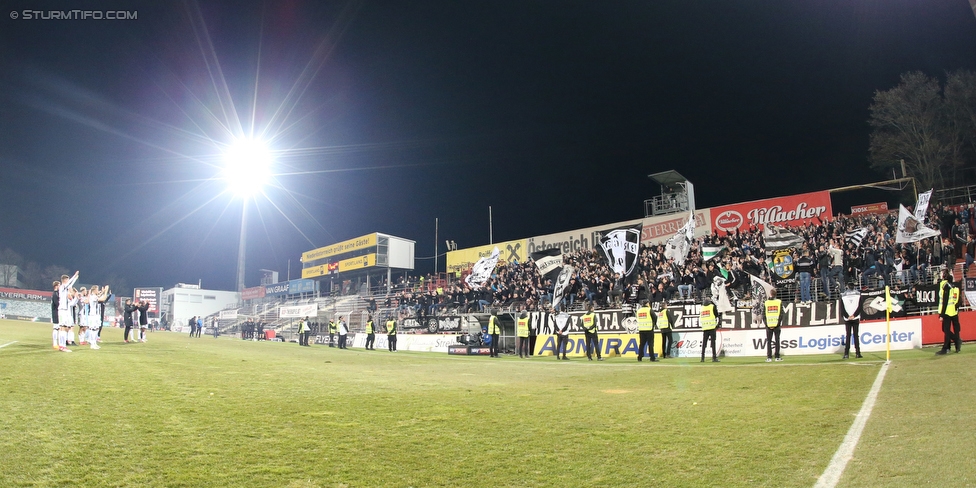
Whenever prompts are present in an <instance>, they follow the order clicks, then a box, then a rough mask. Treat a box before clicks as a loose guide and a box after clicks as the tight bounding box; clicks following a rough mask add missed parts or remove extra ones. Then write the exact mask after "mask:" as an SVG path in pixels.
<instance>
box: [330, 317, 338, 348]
mask: <svg viewBox="0 0 976 488" xmlns="http://www.w3.org/2000/svg"><path fill="white" fill-rule="evenodd" d="M338 328H339V326H338V325H336V323H335V320H329V347H335V344H336V341H335V336H336V331H337V330H338Z"/></svg>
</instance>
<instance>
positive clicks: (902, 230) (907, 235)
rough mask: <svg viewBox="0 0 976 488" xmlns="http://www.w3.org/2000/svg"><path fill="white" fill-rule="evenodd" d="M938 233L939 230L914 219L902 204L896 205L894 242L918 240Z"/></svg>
mask: <svg viewBox="0 0 976 488" xmlns="http://www.w3.org/2000/svg"><path fill="white" fill-rule="evenodd" d="M938 235H939V231H937V230H935V229H930V228H928V227H926V226H924V225H922V222H921V221H919V220H918V219H916V218H915V216H913V215H912V214H911V212H909V211H908V209H907V208H905V206H904V205H899V206H898V231H897V232H896V233H895V242H896V243H898V244H905V243H908V242H918V241H921V240H923V239H928V238H930V237H936V236H938Z"/></svg>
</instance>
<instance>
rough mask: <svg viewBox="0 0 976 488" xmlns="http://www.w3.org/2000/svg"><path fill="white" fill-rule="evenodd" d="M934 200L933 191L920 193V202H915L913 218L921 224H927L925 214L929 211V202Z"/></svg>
mask: <svg viewBox="0 0 976 488" xmlns="http://www.w3.org/2000/svg"><path fill="white" fill-rule="evenodd" d="M931 199H932V190H929V191H927V192H925V193H919V195H918V201H916V202H915V213H914V214H913V216H914V217H915V220H917V221H919V222H923V223H924V222H925V214H926V213H927V212H928V211H929V200H931Z"/></svg>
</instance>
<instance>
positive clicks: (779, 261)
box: [773, 249, 795, 280]
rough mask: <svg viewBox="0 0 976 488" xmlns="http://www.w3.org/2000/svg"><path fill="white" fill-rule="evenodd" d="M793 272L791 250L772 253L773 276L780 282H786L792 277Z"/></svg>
mask: <svg viewBox="0 0 976 488" xmlns="http://www.w3.org/2000/svg"><path fill="white" fill-rule="evenodd" d="M794 271H795V270H794V268H793V250H792V249H779V250H776V251H773V274H775V275H776V276H778V277H779V278H780V279H781V280H788V279H790V278H792V277H793V272H794Z"/></svg>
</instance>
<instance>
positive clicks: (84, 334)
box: [75, 286, 88, 346]
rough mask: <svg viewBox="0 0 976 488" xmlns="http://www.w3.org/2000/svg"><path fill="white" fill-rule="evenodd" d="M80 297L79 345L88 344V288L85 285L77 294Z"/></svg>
mask: <svg viewBox="0 0 976 488" xmlns="http://www.w3.org/2000/svg"><path fill="white" fill-rule="evenodd" d="M75 297H76V298H77V299H78V345H81V346H84V345H86V344H88V288H85V287H84V286H83V287H81V288H80V289H79V290H78V293H77V294H75Z"/></svg>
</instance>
